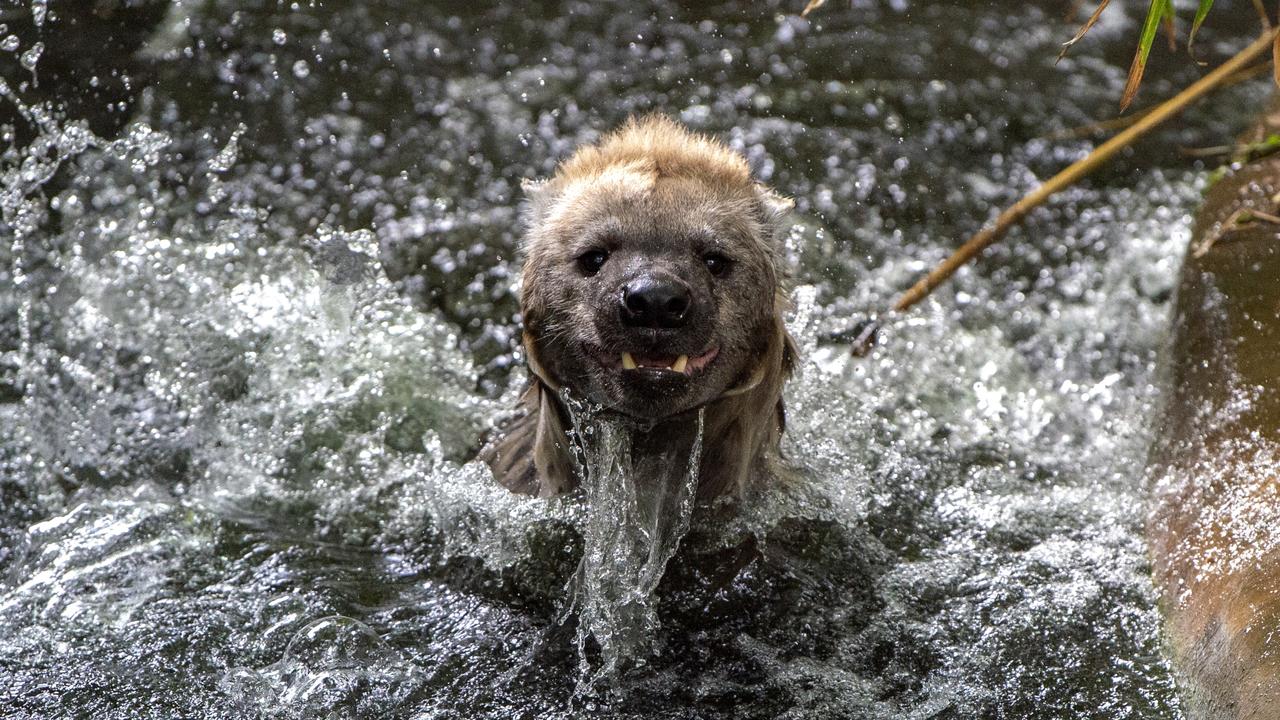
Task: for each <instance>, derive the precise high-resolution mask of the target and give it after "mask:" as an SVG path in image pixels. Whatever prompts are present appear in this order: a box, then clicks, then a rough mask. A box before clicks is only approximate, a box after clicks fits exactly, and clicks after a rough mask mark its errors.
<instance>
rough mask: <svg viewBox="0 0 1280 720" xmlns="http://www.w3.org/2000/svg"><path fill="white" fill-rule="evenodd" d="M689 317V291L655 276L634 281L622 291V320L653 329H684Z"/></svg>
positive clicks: (678, 284) (680, 285)
mask: <svg viewBox="0 0 1280 720" xmlns="http://www.w3.org/2000/svg"><path fill="white" fill-rule="evenodd" d="M688 314H689V289H688V288H686V287H685V286H684V285H682V284H680V283H677V282H674V281H671V280H664V279H661V278H655V277H651V276H650V277H642V278H637V279H635V280H632V281H631V282H629V283H627V284H626V286H624V287H623V288H622V321H623V322H624V323H626V324H627V325H633V326H637V327H651V328H678V327H682V326H684V323H685V319H686V318H687V317H688Z"/></svg>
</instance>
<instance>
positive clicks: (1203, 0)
mask: <svg viewBox="0 0 1280 720" xmlns="http://www.w3.org/2000/svg"><path fill="white" fill-rule="evenodd" d="M1212 7H1213V0H1200V6H1199V7H1197V8H1196V17H1195V19H1194V20H1192V21H1191V34H1189V35H1187V53H1188V54H1190V53H1191V43H1193V42H1195V41H1196V33H1198V32H1200V26H1201V25H1203V24H1204V18H1205V16H1206V15H1208V14H1209V9H1210V8H1212Z"/></svg>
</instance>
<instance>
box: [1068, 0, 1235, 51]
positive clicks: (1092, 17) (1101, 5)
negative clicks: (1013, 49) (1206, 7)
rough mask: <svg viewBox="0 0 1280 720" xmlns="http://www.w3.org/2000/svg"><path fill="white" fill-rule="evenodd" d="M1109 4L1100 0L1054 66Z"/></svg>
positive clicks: (1108, 0)
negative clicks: (1096, 7)
mask: <svg viewBox="0 0 1280 720" xmlns="http://www.w3.org/2000/svg"><path fill="white" fill-rule="evenodd" d="M1212 1H1213V0H1210V2H1212ZM1110 4H1111V0H1102V2H1100V3H1098V9H1097V10H1094V11H1093V14H1092V15H1090V16H1089V19H1088V20H1086V21H1085V22H1084V25H1081V26H1080V29H1079V30H1077V31H1076V35H1075V37H1073V38H1071V39H1070V40H1068V41H1066V42H1064V43H1062V52H1060V53H1058V59H1057V60H1054V61H1053V63H1054V64H1055V65H1057V64H1058V63H1059V62H1061V61H1062V58H1064V57H1066V55H1067V51H1068V50H1070V49H1071V46H1072V45H1075V44H1076V43H1078V42H1080V40H1081V39H1082V38H1083V37H1084V36H1085V33H1087V32H1089V30H1090V29H1091V28H1092V27H1093V26H1094V25H1096V24H1098V18H1100V17H1102V11H1103V10H1106V9H1107V6H1108V5H1110Z"/></svg>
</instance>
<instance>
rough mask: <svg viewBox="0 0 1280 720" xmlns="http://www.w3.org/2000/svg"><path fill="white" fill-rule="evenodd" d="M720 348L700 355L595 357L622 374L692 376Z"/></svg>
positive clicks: (635, 354)
mask: <svg viewBox="0 0 1280 720" xmlns="http://www.w3.org/2000/svg"><path fill="white" fill-rule="evenodd" d="M719 352H720V348H718V347H714V348H711V349H710V350H708V351H706V352H704V353H702V354H701V355H693V356H690V355H666V354H660V353H640V352H634V353H633V352H624V353H622V354H621V355H613V356H606V355H603V354H601V355H597V357H598V358H599V359H600V362H601V363H602V364H604V365H606V366H608V367H611V368H615V369H619V368H620V369H621V370H622V371H623V372H632V371H644V372H658V373H678V374H680V375H693V374H694V373H696V372H698V371H699V370H701V369H703V368H705V367H706V366H707V365H710V364H711V361H712V360H715V359H716V355H717V354H718V353H719Z"/></svg>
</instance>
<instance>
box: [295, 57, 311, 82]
mask: <svg viewBox="0 0 1280 720" xmlns="http://www.w3.org/2000/svg"><path fill="white" fill-rule="evenodd" d="M310 74H311V66H310V65H308V64H307V61H306V60H298V61H297V62H295V63H294V64H293V76H294V77H296V78H298V79H299V80H304V79H306V77H307V76H308V75H310Z"/></svg>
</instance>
